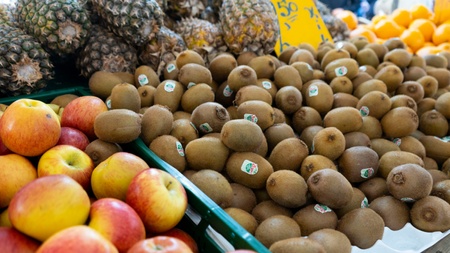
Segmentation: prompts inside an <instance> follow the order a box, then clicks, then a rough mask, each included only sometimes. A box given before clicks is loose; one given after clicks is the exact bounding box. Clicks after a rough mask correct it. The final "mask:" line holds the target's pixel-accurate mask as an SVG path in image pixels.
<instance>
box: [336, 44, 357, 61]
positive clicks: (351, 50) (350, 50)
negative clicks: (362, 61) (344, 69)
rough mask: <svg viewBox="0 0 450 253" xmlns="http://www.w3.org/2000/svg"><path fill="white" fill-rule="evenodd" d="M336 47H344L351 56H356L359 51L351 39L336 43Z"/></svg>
mask: <svg viewBox="0 0 450 253" xmlns="http://www.w3.org/2000/svg"><path fill="white" fill-rule="evenodd" d="M334 47H335V48H336V49H344V50H346V51H347V52H348V53H349V54H350V57H351V58H355V57H356V54H357V53H358V48H357V47H356V46H355V44H353V43H351V42H350V41H346V40H341V41H338V42H336V43H335V44H334Z"/></svg>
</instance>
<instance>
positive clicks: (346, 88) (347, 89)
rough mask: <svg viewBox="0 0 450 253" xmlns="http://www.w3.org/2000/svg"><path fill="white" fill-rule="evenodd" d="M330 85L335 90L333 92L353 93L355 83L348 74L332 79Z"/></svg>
mask: <svg viewBox="0 0 450 253" xmlns="http://www.w3.org/2000/svg"><path fill="white" fill-rule="evenodd" d="M330 87H331V89H332V90H333V93H334V94H336V93H338V92H342V93H348V94H352V93H353V83H352V80H350V78H348V77H347V76H338V77H336V78H334V79H333V80H331V82H330Z"/></svg>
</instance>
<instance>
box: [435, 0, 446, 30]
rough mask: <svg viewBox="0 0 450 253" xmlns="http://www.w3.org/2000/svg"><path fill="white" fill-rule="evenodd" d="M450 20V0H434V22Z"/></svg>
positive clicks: (440, 22) (439, 22)
mask: <svg viewBox="0 0 450 253" xmlns="http://www.w3.org/2000/svg"><path fill="white" fill-rule="evenodd" d="M448 20H450V0H436V1H435V2H434V22H435V23H436V24H438V25H439V24H442V23H444V22H445V21H448Z"/></svg>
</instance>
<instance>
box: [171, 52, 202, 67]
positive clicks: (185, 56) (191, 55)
mask: <svg viewBox="0 0 450 253" xmlns="http://www.w3.org/2000/svg"><path fill="white" fill-rule="evenodd" d="M175 63H176V65H177V67H178V69H181V68H182V67H183V66H184V65H185V64H188V63H195V64H198V65H201V66H206V64H205V60H204V59H203V57H202V56H201V55H200V54H199V53H197V52H196V51H194V50H191V49H187V50H183V51H182V52H180V53H179V54H178V55H177V56H176V58H175Z"/></svg>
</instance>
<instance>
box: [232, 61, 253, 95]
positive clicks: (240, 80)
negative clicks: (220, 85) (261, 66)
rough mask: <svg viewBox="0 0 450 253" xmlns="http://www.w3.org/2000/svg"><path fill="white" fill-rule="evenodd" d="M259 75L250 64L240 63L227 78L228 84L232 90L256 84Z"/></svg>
mask: <svg viewBox="0 0 450 253" xmlns="http://www.w3.org/2000/svg"><path fill="white" fill-rule="evenodd" d="M257 79H258V77H257V74H256V71H255V70H254V69H253V68H251V67H250V66H248V65H239V66H237V67H236V68H234V69H233V70H231V72H230V74H229V75H228V78H227V83H228V86H229V87H230V89H231V90H233V91H237V90H239V89H240V88H242V87H244V86H246V85H255V84H256V81H257Z"/></svg>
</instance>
